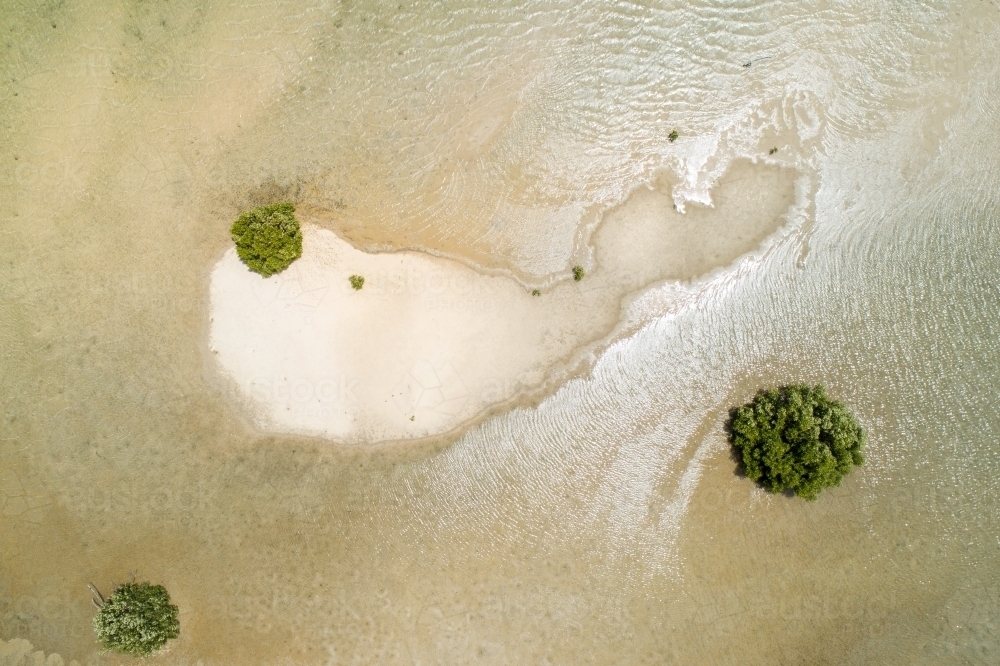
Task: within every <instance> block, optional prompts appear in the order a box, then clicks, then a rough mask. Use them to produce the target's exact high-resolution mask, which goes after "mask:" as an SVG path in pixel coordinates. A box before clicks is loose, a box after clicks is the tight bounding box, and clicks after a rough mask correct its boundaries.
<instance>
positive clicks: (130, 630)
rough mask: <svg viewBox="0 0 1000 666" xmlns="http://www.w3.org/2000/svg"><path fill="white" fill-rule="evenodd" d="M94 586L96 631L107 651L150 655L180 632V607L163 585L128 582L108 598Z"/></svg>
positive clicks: (117, 588)
mask: <svg viewBox="0 0 1000 666" xmlns="http://www.w3.org/2000/svg"><path fill="white" fill-rule="evenodd" d="M92 589H93V590H94V595H95V600H94V603H95V605H96V606H97V607H98V611H97V615H95V616H94V631H95V632H96V633H97V638H98V640H99V641H100V642H101V645H103V646H104V648H105V649H106V650H111V651H114V652H123V653H126V654H134V655H138V656H140V657H146V656H148V655H150V654H152V653H154V652H156V651H157V650H159V649H160V648H162V647H163V645H164V644H165V643H166V642H167V641H168V640H170V639H172V638H177V636H179V635H180V631H181V627H180V622H179V621H178V620H177V606H174V605H173V604H171V603H170V595H169V594H167V589H166V588H165V587H163V586H162V585H150V584H149V583H125V584H123V585H119V586H118V587H116V588H115V591H114V592H113V593H112V594H111V596H110V597H108V600H107V601H105V600H104V598H103V597H101V596H100V593H99V592H97V591H96V588H92ZM98 599H99V600H100V601H98Z"/></svg>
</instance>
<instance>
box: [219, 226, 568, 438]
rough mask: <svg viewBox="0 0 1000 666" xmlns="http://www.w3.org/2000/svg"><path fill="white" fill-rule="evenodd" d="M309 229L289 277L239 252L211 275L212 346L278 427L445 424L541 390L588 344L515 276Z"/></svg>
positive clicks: (385, 430) (414, 432)
mask: <svg viewBox="0 0 1000 666" xmlns="http://www.w3.org/2000/svg"><path fill="white" fill-rule="evenodd" d="M303 234H304V252H303V256H302V258H301V259H300V260H298V261H296V262H295V263H294V264H293V265H292V266H291V267H289V269H288V270H286V271H285V272H283V273H281V274H279V275H277V276H273V277H272V278H270V279H265V278H262V277H261V276H259V275H256V274H254V273H252V272H250V271H249V270H248V269H247V268H246V267H245V266H244V265H243V264H242V263H241V262H240V260H239V258H238V257H237V256H236V252H235V250H230V251H229V252H227V253H226V255H225V257H224V258H223V260H222V261H221V262H219V264H218V265H217V266H216V268H215V270H214V272H213V274H212V287H211V290H212V292H211V293H212V304H213V309H212V328H211V341H210V345H211V348H212V351H213V352H215V353H217V354H218V359H219V361H220V362H221V364H222V366H223V368H224V369H225V370H226V371H228V372H229V373H230V374H231V375H232V376H233V378H234V379H235V380H236V382H237V384H238V385H239V386H240V387H241V388H242V389H243V390H244V391H245V392H247V393H249V394H250V396H251V397H252V398H253V400H254V402H255V403H256V404H257V406H258V409H259V410H261V411H262V413H261V414H259V420H260V425H262V426H263V427H265V428H266V429H269V430H270V429H274V430H279V431H286V432H288V431H291V432H301V433H309V434H315V435H322V436H326V437H331V438H335V439H343V440H352V441H372V440H383V439H400V438H407V437H417V436H426V435H430V434H436V433H441V432H446V431H448V430H450V429H452V428H454V427H456V426H457V425H459V424H460V423H461V422H463V421H466V420H468V419H470V418H471V417H473V416H475V415H476V414H477V413H479V412H481V411H482V410H483V409H485V408H486V407H488V406H490V405H493V404H496V403H499V402H502V401H503V400H504V399H508V398H510V397H512V396H513V395H514V394H515V393H518V392H521V391H523V390H525V389H527V388H530V387H532V386H536V385H538V384H539V383H540V382H541V380H542V378H543V376H544V373H545V371H546V370H547V369H548V367H549V366H550V365H551V364H552V363H553V362H554V361H555V360H557V358H558V356H559V355H561V354H564V353H565V352H566V351H567V349H568V348H571V347H572V346H573V343H574V342H579V340H578V337H577V336H573V335H572V334H570V333H569V332H568V331H559V330H558V327H553V326H551V317H547V316H544V314H545V313H544V311H545V310H546V309H550V308H551V307H552V305H551V302H547V301H546V300H544V299H542V298H540V297H532V296H531V295H530V294H529V293H527V292H526V291H525V290H524V289H523V288H522V287H520V286H519V285H518V284H517V283H515V282H514V281H513V280H511V279H509V278H505V277H488V276H484V275H480V274H478V273H476V272H474V271H472V270H470V269H469V268H467V267H465V266H463V265H461V264H459V263H457V262H454V261H450V260H447V259H441V258H437V257H433V256H429V255H424V254H421V253H416V252H402V253H397V254H366V253H364V252H361V251H358V250H356V249H354V248H353V247H351V246H350V245H349V244H348V243H347V242H345V241H343V240H341V239H339V238H338V237H337V236H335V235H334V234H333V233H332V232H330V231H327V230H324V229H319V228H317V227H315V226H309V225H305V226H304V227H303ZM352 274H359V275H363V276H364V277H365V285H364V288H363V289H362V290H361V291H355V290H353V289H352V288H351V287H350V284H349V283H348V276H350V275H352ZM567 343H570V344H569V347H568V346H567Z"/></svg>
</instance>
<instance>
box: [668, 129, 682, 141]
mask: <svg viewBox="0 0 1000 666" xmlns="http://www.w3.org/2000/svg"><path fill="white" fill-rule="evenodd" d="M679 136H680V134H678V133H677V130H671V132H670V134H668V135H667V139H669V140H670V143H673V142H674V141H676V140H677V137H679Z"/></svg>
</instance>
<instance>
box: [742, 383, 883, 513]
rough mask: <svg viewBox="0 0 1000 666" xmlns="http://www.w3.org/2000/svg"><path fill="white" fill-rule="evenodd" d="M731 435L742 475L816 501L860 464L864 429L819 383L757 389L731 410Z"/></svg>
mask: <svg viewBox="0 0 1000 666" xmlns="http://www.w3.org/2000/svg"><path fill="white" fill-rule="evenodd" d="M729 433H730V440H731V442H732V444H733V447H734V448H735V449H736V450H737V452H738V453H739V455H740V458H741V460H742V462H743V467H744V468H745V470H746V475H747V476H748V477H749V478H751V479H753V480H754V481H757V482H758V483H760V485H762V486H763V487H764V488H766V489H768V490H770V491H771V492H773V493H777V492H783V491H786V490H790V491H792V492H794V493H795V494H796V495H798V496H800V497H804V498H805V499H807V500H815V499H816V498H817V497H818V496H819V493H820V492H821V491H822V490H823V489H824V488H827V487H829V486H838V485H840V481H841V479H843V478H844V476H846V475H847V474H848V473H850V471H851V469H852V468H853V466H854V465H861V464H863V463H864V457H863V456H862V454H861V451H862V449H863V448H864V443H865V433H864V430H862V429H861V426H859V425H858V422H857V420H855V418H854V416H853V415H852V414H851V413H850V412H849V411H848V410H847V408H846V407H844V405H842V404H841V403H839V402H837V401H836V400H831V399H830V398H828V397H827V395H826V391H825V390H824V389H823V387H822V386H803V385H796V386H782V387H781V388H777V389H772V390H767V391H761V392H759V393H758V394H757V395H756V396H755V397H754V399H753V400H752V401H751V402H749V403H747V404H745V405H743V406H742V407H738V408H736V409H734V410H733V411H732V412H731V418H730V421H729Z"/></svg>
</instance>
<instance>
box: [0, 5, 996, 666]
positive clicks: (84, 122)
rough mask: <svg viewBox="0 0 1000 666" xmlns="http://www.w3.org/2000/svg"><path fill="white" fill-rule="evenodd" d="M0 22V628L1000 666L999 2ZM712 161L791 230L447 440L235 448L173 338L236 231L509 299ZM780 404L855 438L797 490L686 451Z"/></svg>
mask: <svg viewBox="0 0 1000 666" xmlns="http://www.w3.org/2000/svg"><path fill="white" fill-rule="evenodd" d="M0 31H2V35H3V38H2V39H3V41H2V46H0V48H2V49H3V51H2V53H3V56H2V57H0V70H2V74H3V78H2V83H0V120H2V121H3V122H2V123H0V133H2V134H0V136H2V141H0V145H2V146H3V148H2V150H0V174H2V176H0V203H2V206H0V210H2V211H3V212H2V213H0V214H2V215H3V219H2V222H0V233H2V236H0V238H2V242H0V284H2V287H3V288H2V291H0V354H2V362H0V379H2V384H0V385H2V386H3V388H2V389H0V403H2V407H3V411H2V417H3V426H2V429H0V461H2V462H0V464H2V468H0V484H2V485H0V502H2V512H0V513H2V516H0V543H2V544H3V547H2V549H0V556H2V560H0V562H2V567H0V638H2V639H14V638H24V639H28V640H30V641H31V643H32V644H33V646H34V647H33V649H35V650H41V651H43V652H44V653H45V654H50V653H57V654H59V655H62V657H63V658H64V659H65V660H66V662H69V661H70V660H71V659H75V660H78V661H80V662H81V663H85V662H94V663H103V662H114V661H116V660H115V659H114V658H111V657H108V656H101V655H99V654H97V653H96V645H95V644H94V642H93V638H92V634H91V633H90V628H89V622H90V618H91V615H92V608H91V607H90V602H89V597H88V593H87V591H86V588H85V584H86V583H87V582H88V581H93V582H94V583H96V584H97V585H98V587H101V588H102V589H105V590H106V589H107V588H109V587H110V586H111V584H112V583H113V582H116V581H122V580H124V579H126V578H127V577H128V576H129V575H130V574H131V573H132V572H135V573H136V575H138V576H139V577H141V578H148V579H152V580H155V581H158V582H163V583H164V584H165V585H167V587H168V588H169V589H170V591H171V594H172V595H173V597H174V599H175V602H176V603H177V604H178V605H179V606H180V608H181V623H182V635H181V638H180V639H178V640H177V641H175V642H174V643H173V645H172V646H171V649H170V652H169V653H168V654H167V655H166V656H165V657H163V660H164V661H166V662H169V663H181V664H183V663H197V662H198V661H201V662H203V663H205V664H208V663H247V664H254V663H260V664H265V663H422V664H428V663H455V664H458V663H463V664H464V663H470V662H481V663H538V664H542V663H552V664H557V663H566V664H570V663H735V662H737V661H740V662H744V663H745V662H751V663H757V662H764V661H772V662H778V663H786V662H787V663H800V662H802V663H830V664H847V663H857V664H867V663H887V662H901V663H903V662H905V663H927V664H941V663H945V664H947V663H955V664H965V663H983V664H987V663H995V662H996V661H997V660H998V654H997V653H998V649H1000V646H998V642H1000V641H998V635H997V632H998V627H997V620H996V618H997V616H998V610H1000V536H998V535H1000V522H998V518H997V516H998V515H1000V512H998V507H997V499H996V498H997V496H998V493H997V491H998V487H997V483H998V482H997V478H1000V476H998V472H1000V469H998V467H1000V456H998V453H997V449H996V446H997V445H996V441H997V435H998V434H1000V433H998V431H1000V418H998V417H997V415H996V414H995V410H992V409H991V407H992V405H993V404H994V403H995V402H996V398H997V397H998V386H1000V358H998V356H1000V346H998V344H997V338H996V333H995V331H996V330H997V327H998V325H1000V314H998V305H1000V292H998V284H1000V263H998V262H997V259H996V258H997V256H998V250H1000V241H998V238H1000V236H998V231H1000V229H998V227H1000V214H998V213H997V210H998V208H997V203H998V201H997V199H998V192H1000V189H998V185H1000V164H998V158H997V157H996V154H995V153H996V151H995V150H994V148H993V146H994V144H995V141H994V137H995V136H996V135H997V133H998V131H1000V114H998V110H1000V70H998V66H997V64H996V60H995V57H994V55H995V49H996V44H997V43H1000V8H998V7H997V4H996V3H995V2H978V3H968V4H967V5H966V6H963V7H956V6H954V5H950V4H947V3H925V4H921V5H917V6H914V5H907V6H905V7H903V6H900V5H895V4H891V3H881V4H879V5H877V6H874V5H872V4H871V3H848V4H844V3H840V4H837V5H835V6H834V5H827V4H826V3H822V2H818V3H794V4H790V3H777V2H771V3H765V4H763V5H758V4H752V3H743V4H733V5H728V4H727V5H725V6H716V5H713V4H709V3H689V4H685V5H670V4H666V3H664V4H657V5H655V6H643V5H641V4H620V5H616V6H614V7H609V6H607V3H565V4H563V3H555V2H551V3H548V2H539V3H531V4H520V5H512V4H502V5H493V6H491V7H490V8H489V9H484V7H483V5H482V4H481V3H451V2H441V3H435V4H434V5H433V6H425V5H423V4H414V5H409V4H405V3H404V4H400V3H377V2H361V3H356V4H347V3H343V4H324V3H316V4H313V5H306V4H301V5H295V6H286V5H282V4H274V5H268V4H257V5H253V6H252V7H251V6H246V5H240V4H229V5H225V6H218V7H212V8H205V7H203V6H201V5H200V4H199V3H184V2H180V3H170V4H169V5H162V6H156V5H152V6H151V5H146V4H129V3H121V4H115V3H102V4H101V8H100V10H98V9H97V8H96V6H93V7H87V6H77V5H56V4H50V5H42V6H40V7H36V6H34V5H21V4H17V3H10V2H7V3H5V11H3V12H0ZM747 62H750V63H751V66H750V67H744V66H743V65H744V64H746V63H747ZM674 128H676V129H677V130H678V132H679V133H680V138H679V139H678V140H677V141H676V142H675V143H671V142H669V140H668V139H667V134H668V133H669V132H670V130H671V129H674ZM771 147H778V148H779V151H778V152H777V153H776V154H774V155H768V150H769V149H770V148H771ZM737 159H750V160H757V161H758V162H761V161H766V160H771V161H773V162H774V163H776V164H781V165H784V166H787V167H791V168H794V169H796V170H797V171H798V172H799V173H801V174H803V179H802V181H801V182H800V185H799V187H800V192H799V194H800V200H799V210H800V211H801V212H802V214H801V215H793V216H792V217H793V221H792V222H791V223H790V225H789V227H788V228H787V231H786V233H784V234H782V235H780V237H779V238H777V239H776V240H775V242H773V243H772V244H771V245H768V246H767V247H766V248H765V249H763V250H762V251H761V252H758V253H755V254H752V255H750V256H748V257H746V258H744V259H741V260H738V261H737V262H736V263H735V264H733V265H732V266H731V267H729V268H728V269H725V270H722V271H718V272H715V273H712V274H711V275H709V276H708V277H707V278H705V279H703V280H699V281H695V282H693V283H689V282H675V281H668V282H666V283H664V284H663V285H661V286H660V287H657V288H655V289H653V290H651V291H649V292H646V293H645V294H644V295H642V296H640V297H638V298H636V299H635V300H634V301H631V302H630V303H628V304H627V306H626V307H625V309H624V310H623V317H624V318H625V320H626V321H627V322H630V323H629V326H631V327H632V328H631V329H630V330H632V331H633V332H632V333H631V334H629V335H627V336H626V337H624V338H622V339H620V340H618V341H617V342H615V343H614V344H612V345H611V347H610V348H608V349H607V350H605V351H604V352H602V353H601V354H600V355H599V357H597V358H596V359H595V360H594V364H593V369H592V371H591V372H589V373H588V374H587V375H586V376H583V377H580V378H577V379H573V380H572V381H569V382H568V383H566V384H565V385H564V386H563V387H562V388H561V389H560V390H559V391H558V392H556V393H555V394H554V395H553V396H551V397H549V398H547V399H545V400H544V401H543V402H542V403H541V404H540V405H538V406H537V407H532V406H528V407H524V408H520V409H517V410H514V411H511V412H509V413H506V414H501V415H497V416H495V417H493V418H491V419H489V420H487V421H485V422H483V423H482V424H481V425H479V426H478V427H476V428H475V429H473V430H471V431H470V432H468V433H467V434H466V435H465V436H463V437H462V438H461V439H459V440H458V441H455V442H431V443H427V442H424V443H420V444H417V445H411V446H405V445H402V446H399V445H396V446H375V447H369V448H365V449H358V448H353V449H345V448H343V447H336V446H332V445H330V444H329V443H326V442H323V441H321V440H311V439H299V438H294V437H287V436H277V435H262V434H260V433H256V432H254V431H253V430H251V429H249V427H248V426H247V425H245V423H244V420H243V419H242V416H241V414H240V413H239V412H238V410H237V409H236V408H235V407H234V406H233V405H232V404H231V403H230V402H229V401H227V399H226V397H225V396H224V395H223V394H222V392H221V391H220V390H219V389H218V384H217V382H216V381H215V374H214V373H215V369H214V368H213V366H212V364H211V363H210V362H209V361H208V360H207V359H206V358H205V355H204V353H203V345H204V340H205V337H206V335H207V323H208V321H207V320H208V314H207V312H208V278H209V272H210V270H211V268H212V266H213V265H214V264H215V262H216V261H217V260H218V259H219V258H220V257H221V256H222V255H223V253H224V252H225V250H226V249H227V248H228V247H229V243H230V242H229V239H228V235H227V231H228V226H229V224H230V223H231V221H232V219H233V218H234V217H235V215H236V213H237V212H238V211H239V210H240V209H242V208H243V207H245V206H247V205H250V204H253V203H258V202H261V201H264V200H269V199H274V198H285V197H287V198H291V199H294V200H296V201H297V202H300V203H304V204H308V205H311V206H315V207H317V208H320V209H324V210H326V211H327V213H328V215H327V219H328V224H329V225H330V226H331V227H332V228H334V229H335V230H336V231H338V232H339V233H341V234H343V235H344V236H345V237H347V238H349V239H351V240H353V241H354V242H356V243H358V244H359V245H360V246H362V247H364V248H367V249H377V248H384V247H392V248H394V249H396V248H402V247H412V248H417V249H423V250H427V251H430V252H433V253H438V254H444V255H447V256H451V257H454V258H457V259H459V260H461V261H465V262H467V263H468V264H469V265H471V266H476V267H478V268H479V269H481V270H489V271H494V270H495V271H500V270H505V271H509V273H510V274H511V275H512V276H513V277H515V278H516V279H518V280H520V281H521V282H522V283H524V284H526V285H532V284H540V285H543V284H548V283H547V280H549V279H550V278H551V276H552V275H556V274H559V273H561V272H562V273H564V272H565V271H566V270H567V268H568V267H569V266H571V265H573V263H575V262H576V261H579V260H581V259H584V258H587V257H590V256H591V255H590V254H589V253H590V252H591V250H590V249H589V245H588V244H589V243H590V241H591V232H592V231H593V230H594V228H595V225H596V223H597V221H598V220H599V219H600V216H601V213H602V212H603V211H606V210H611V209H612V208H614V207H615V206H617V205H619V204H621V203H622V202H624V201H626V199H627V198H628V196H629V194H630V193H631V192H633V191H635V190H636V189H637V188H642V187H645V186H646V185H647V184H649V183H652V182H654V181H656V180H657V179H658V178H660V177H661V176H660V171H661V170H662V171H665V172H666V173H667V174H668V176H669V178H670V180H672V181H675V182H677V183H679V186H678V187H677V188H675V189H674V190H673V192H672V197H673V200H674V202H675V203H676V204H678V206H679V208H681V209H683V210H686V211H688V213H689V214H695V215H696V214H697V212H696V211H697V210H699V209H698V208H697V207H696V206H694V205H693V204H692V202H701V203H707V202H708V201H709V200H710V197H711V194H712V187H713V185H714V184H715V183H716V181H717V180H718V179H719V178H720V177H721V175H722V174H723V173H724V172H725V171H726V169H727V168H728V167H729V165H730V164H731V163H732V162H733V161H734V160H737ZM720 208H721V206H720ZM597 233H598V234H599V233H600V231H599V229H598V231H597ZM598 260H599V256H598ZM784 381H822V382H823V383H825V384H827V385H828V387H829V388H830V390H831V392H832V393H834V394H835V395H836V396H837V397H839V398H841V399H842V400H844V401H845V402H846V403H848V404H849V405H850V406H851V407H852V408H853V409H854V410H855V411H856V412H857V414H858V416H859V418H860V420H861V422H862V424H863V425H864V426H865V427H866V429H867V430H868V432H869V445H868V451H867V458H868V464H867V465H866V466H865V467H864V468H863V469H861V470H858V471H856V472H855V473H853V474H852V475H851V476H850V477H849V478H848V479H847V480H846V481H845V483H844V485H843V486H842V487H841V488H837V489H834V490H830V491H827V492H825V493H824V494H823V496H822V498H821V499H820V500H819V501H818V502H817V503H812V504H806V503H804V502H797V501H791V500H788V499H787V498H784V497H770V496H767V495H765V494H763V493H761V492H760V491H758V490H756V489H754V488H753V487H752V486H751V485H750V484H749V483H748V482H747V481H746V480H745V479H741V478H739V477H737V476H736V475H735V465H734V463H733V462H732V460H730V458H729V454H728V452H727V450H726V446H725V442H724V439H723V436H722V433H721V428H720V425H721V422H722V419H723V418H724V414H725V411H726V410H727V409H728V408H729V407H730V406H731V405H732V404H734V403H736V402H738V401H741V400H744V399H745V398H746V397H748V396H749V395H750V394H752V392H753V391H754V390H756V388H758V387H759V386H762V385H766V384H771V383H775V382H784ZM17 646H21V647H17ZM17 646H15V647H14V648H11V647H9V646H7V647H4V648H3V649H0V654H5V652H4V651H3V650H7V649H10V650H15V649H21V648H23V644H17ZM22 652H23V650H22ZM16 653H17V654H20V652H16Z"/></svg>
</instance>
